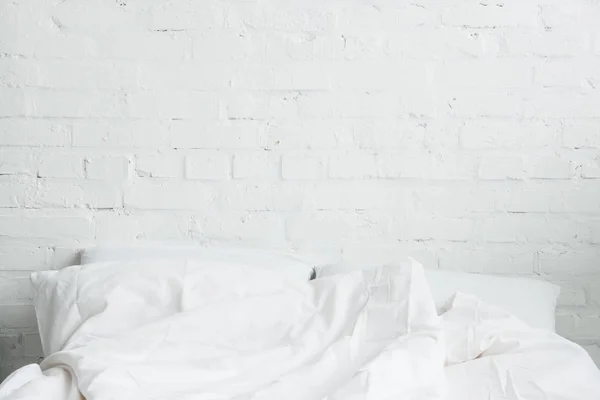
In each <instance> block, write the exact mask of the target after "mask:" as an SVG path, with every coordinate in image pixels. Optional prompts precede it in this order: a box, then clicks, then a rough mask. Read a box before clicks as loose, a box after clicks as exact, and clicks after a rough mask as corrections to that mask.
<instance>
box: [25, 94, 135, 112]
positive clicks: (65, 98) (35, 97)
mask: <svg viewBox="0 0 600 400" xmlns="http://www.w3.org/2000/svg"><path fill="white" fill-rule="evenodd" d="M24 95H25V97H26V100H27V102H28V103H29V111H28V112H27V115H28V116H32V117H36V118H40V117H42V118H45V117H60V118H69V117H70V118H94V117H98V118H101V117H121V116H123V115H124V98H123V95H122V94H121V93H119V92H108V91H89V92H80V91H66V90H47V89H26V90H25V91H24Z"/></svg>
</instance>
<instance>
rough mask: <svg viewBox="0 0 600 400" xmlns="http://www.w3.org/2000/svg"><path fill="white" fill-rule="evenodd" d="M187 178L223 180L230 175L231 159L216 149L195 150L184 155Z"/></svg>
mask: <svg viewBox="0 0 600 400" xmlns="http://www.w3.org/2000/svg"><path fill="white" fill-rule="evenodd" d="M185 177H186V178H187V179H207V180H223V179H229V178H230V177H231V160H230V157H229V155H228V154H226V153H224V152H221V151H218V150H196V151H194V152H192V153H190V154H189V155H187V156H186V157H185Z"/></svg>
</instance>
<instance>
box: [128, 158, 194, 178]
mask: <svg viewBox="0 0 600 400" xmlns="http://www.w3.org/2000/svg"><path fill="white" fill-rule="evenodd" d="M183 160H184V159H183V157H182V155H181V154H179V153H172V152H166V153H158V154H138V155H137V156H136V158H135V173H136V175H137V176H139V177H150V178H179V177H182V176H183V171H184V161H183Z"/></svg>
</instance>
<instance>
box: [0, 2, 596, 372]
mask: <svg viewBox="0 0 600 400" xmlns="http://www.w3.org/2000/svg"><path fill="white" fill-rule="evenodd" d="M598 21H600V5H599V4H598V2H597V1H594V0H573V1H569V2H564V1H561V0H521V1H510V2H500V3H498V2H485V1H484V2H478V1H477V2H476V1H471V2H467V1H463V0H450V1H444V2H435V1H429V0H424V1H413V2H399V1H391V0H380V1H367V2H354V1H344V2H341V1H334V0H327V1H303V2H291V1H271V0H264V1H237V0H228V1H216V0H203V1H200V0H182V1H178V2H162V1H158V0H149V1H134V0H120V1H110V0H106V1H100V0H86V1H83V2H73V1H63V2H49V1H42V0H21V1H18V2H8V1H5V2H2V3H1V4H0V378H3V377H5V376H6V375H7V374H8V373H10V372H11V371H12V370H14V369H15V368H17V367H19V366H21V365H23V364H24V363H28V362H35V361H36V360H37V357H38V356H39V355H40V353H41V350H40V346H39V338H38V337H37V336H36V322H35V316H34V313H33V310H32V307H31V293H30V290H29V287H28V283H27V279H26V276H27V273H28V271H32V270H37V269H44V268H60V267H63V266H65V265H68V264H70V263H73V262H75V261H76V258H75V255H76V253H77V251H78V250H79V249H81V248H83V247H86V246H89V245H93V244H95V243H107V242H119V243H126V242H139V241H156V240H159V241H177V242H210V241H213V240H223V241H244V242H247V243H253V244H257V245H267V246H275V247H294V248H297V249H300V250H302V251H315V252H324V253H327V254H328V258H333V259H334V260H335V261H336V262H340V263H346V264H368V265H372V264H381V263H393V262H395V261H396V260H398V259H399V257H401V256H403V255H412V256H414V257H416V258H417V259H419V260H421V261H422V262H423V263H424V264H425V265H426V266H427V267H431V268H437V267H439V268H446V269H453V270H462V271H473V272H485V273H496V274H509V275H524V276H537V277H538V278H541V279H547V280H550V281H552V282H555V283H557V284H560V285H561V286H562V288H563V293H562V295H561V297H560V308H559V311H558V331H559V333H561V334H563V335H565V336H566V337H568V338H570V339H572V340H574V341H576V342H578V343H581V344H582V345H584V346H585V347H586V349H587V350H588V351H589V352H590V354H592V355H593V356H594V357H595V359H596V361H597V362H598V363H600V358H599V357H600V24H599V23H598Z"/></svg>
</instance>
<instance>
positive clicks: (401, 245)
mask: <svg viewBox="0 0 600 400" xmlns="http://www.w3.org/2000/svg"><path fill="white" fill-rule="evenodd" d="M406 257H413V258H414V259H415V260H417V261H419V262H420V263H421V264H422V265H423V266H424V267H425V268H437V258H436V255H435V250H434V249H429V248H428V247H427V245H426V244H424V243H422V242H398V241H393V242H391V243H388V242H383V243H363V242H360V241H359V242H346V243H345V244H344V245H343V246H342V261H341V262H340V261H338V262H332V264H333V265H341V266H342V267H343V268H344V269H346V268H347V269H362V268H364V267H365V266H381V265H397V264H398V262H399V261H401V260H404V259H406Z"/></svg>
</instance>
